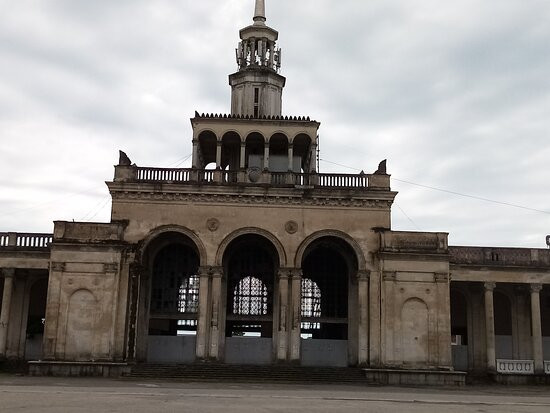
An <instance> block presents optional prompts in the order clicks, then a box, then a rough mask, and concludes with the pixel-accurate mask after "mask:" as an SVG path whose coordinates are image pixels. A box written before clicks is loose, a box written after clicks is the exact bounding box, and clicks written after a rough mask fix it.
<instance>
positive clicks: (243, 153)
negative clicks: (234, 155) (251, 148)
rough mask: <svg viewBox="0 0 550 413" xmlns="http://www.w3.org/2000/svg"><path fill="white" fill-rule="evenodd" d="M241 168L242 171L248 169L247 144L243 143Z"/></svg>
mask: <svg viewBox="0 0 550 413" xmlns="http://www.w3.org/2000/svg"><path fill="white" fill-rule="evenodd" d="M239 167H240V168H241V169H244V168H245V167H246V142H241V158H240V164H239Z"/></svg>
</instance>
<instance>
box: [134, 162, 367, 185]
mask: <svg viewBox="0 0 550 413" xmlns="http://www.w3.org/2000/svg"><path fill="white" fill-rule="evenodd" d="M240 172H243V171H223V170H221V171H220V170H200V169H170V168H145V167H136V172H135V175H134V177H135V178H134V179H135V180H136V181H137V182H160V183H162V182H166V183H202V184H204V183H218V184H233V183H238V182H241V181H242V183H247V184H253V183H256V181H254V182H252V181H250V180H249V179H248V175H247V174H246V173H243V174H241V173H240ZM268 174H269V175H270V177H271V178H270V179H269V178H268V179H267V181H268V182H271V184H272V185H281V186H282V185H298V186H309V185H311V186H315V187H322V188H357V189H362V188H368V185H369V178H368V175H365V174H356V175H351V174H307V173H292V172H268ZM130 181H131V179H130ZM257 182H259V183H262V182H263V183H265V182H266V181H265V180H262V179H260V180H258V181H257Z"/></svg>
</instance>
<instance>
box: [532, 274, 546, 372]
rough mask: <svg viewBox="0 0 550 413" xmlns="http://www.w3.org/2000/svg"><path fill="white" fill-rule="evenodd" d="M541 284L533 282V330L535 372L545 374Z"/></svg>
mask: <svg viewBox="0 0 550 413" xmlns="http://www.w3.org/2000/svg"><path fill="white" fill-rule="evenodd" d="M541 290H542V285H541V284H531V330H532V336H531V339H532V341H533V343H532V345H533V358H534V360H535V374H544V355H543V350H542V324H541V314H540V292H541Z"/></svg>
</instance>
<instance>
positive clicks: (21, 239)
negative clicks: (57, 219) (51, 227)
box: [0, 232, 53, 249]
mask: <svg viewBox="0 0 550 413" xmlns="http://www.w3.org/2000/svg"><path fill="white" fill-rule="evenodd" d="M52 240H53V235H52V234H32V233H21V232H0V247H10V248H22V249H29V248H30V249H34V248H42V249H44V248H48V247H49V245H50V243H51V242H52Z"/></svg>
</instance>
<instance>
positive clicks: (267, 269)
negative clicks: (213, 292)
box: [223, 234, 279, 364]
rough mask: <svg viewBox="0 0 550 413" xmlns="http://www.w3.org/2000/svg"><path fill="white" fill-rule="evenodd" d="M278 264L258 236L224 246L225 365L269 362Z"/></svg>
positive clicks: (267, 244)
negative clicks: (225, 247)
mask: <svg viewBox="0 0 550 413" xmlns="http://www.w3.org/2000/svg"><path fill="white" fill-rule="evenodd" d="M278 264H279V257H278V254H277V251H276V249H275V247H274V246H273V244H272V243H271V242H270V241H269V240H267V239H266V238H264V237H262V236H260V235H255V234H249V235H241V236H240V237H238V238H236V239H235V240H233V241H232V242H231V243H230V244H229V245H228V247H227V249H226V251H225V253H224V256H223V267H224V274H226V277H225V279H224V286H225V297H226V323H225V362H226V363H229V364H269V363H271V362H272V361H273V359H274V357H273V348H274V347H273V337H274V336H275V335H274V332H273V328H274V327H273V325H274V323H273V314H274V307H275V305H276V303H275V302H274V298H273V297H274V293H275V274H276V273H277V270H278Z"/></svg>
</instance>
